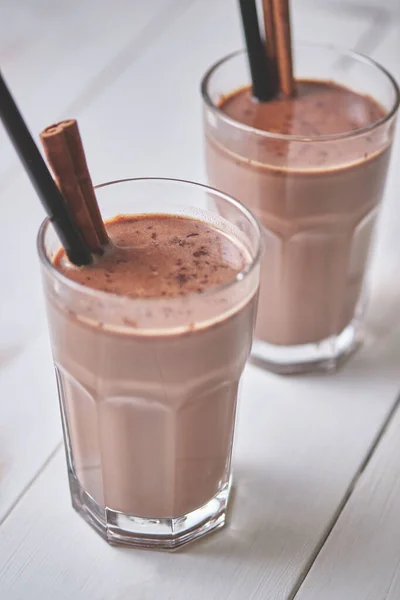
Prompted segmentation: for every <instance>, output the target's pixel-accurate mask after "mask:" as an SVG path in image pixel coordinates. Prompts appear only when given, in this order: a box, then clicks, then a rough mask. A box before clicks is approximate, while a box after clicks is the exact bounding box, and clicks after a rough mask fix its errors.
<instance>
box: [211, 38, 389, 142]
mask: <svg viewBox="0 0 400 600" xmlns="http://www.w3.org/2000/svg"><path fill="white" fill-rule="evenodd" d="M295 45H296V43H295ZM297 45H299V46H303V47H307V46H308V47H310V48H325V49H327V50H334V51H336V52H338V53H340V54H342V55H343V56H346V57H348V58H352V59H354V60H356V61H358V62H361V63H364V64H367V65H369V66H371V67H373V68H375V69H378V70H379V71H380V72H381V73H383V74H384V75H385V76H386V77H387V79H388V80H389V82H390V83H391V85H392V87H393V90H394V94H395V99H394V102H393V106H392V107H391V109H390V110H389V111H388V113H387V114H385V115H384V116H383V117H381V118H380V119H378V120H377V121H375V123H372V124H371V125H367V126H366V127H361V128H360V129H355V130H353V131H344V132H343V133H332V134H327V135H316V136H303V135H293V134H285V133H273V132H270V131H263V130H262V129H257V128H256V127H251V126H250V125H245V124H244V123H240V122H239V121H236V120H235V119H232V117H229V116H228V115H226V114H225V113H224V112H223V111H222V110H221V109H220V108H219V107H218V106H216V104H215V103H214V102H213V101H212V99H211V97H210V95H209V92H208V87H209V81H210V79H211V77H212V76H213V75H214V73H215V72H216V71H217V70H218V69H219V68H220V67H221V66H223V65H224V64H225V63H227V62H229V61H230V60H232V59H234V58H236V57H237V56H240V55H244V54H246V49H245V48H241V49H240V50H235V51H234V52H230V53H229V54H227V55H225V56H223V57H222V58H221V59H219V60H218V61H217V62H215V63H214V64H213V65H211V67H210V68H209V69H208V70H207V71H206V73H205V75H204V76H203V78H202V79H201V85H200V90H201V95H202V97H203V101H204V102H205V104H206V105H207V107H208V108H209V109H210V110H212V111H213V113H214V114H215V115H216V116H217V117H218V118H219V119H220V120H221V121H224V122H225V123H227V124H229V125H231V126H233V127H236V128H238V129H241V130H242V131H246V132H247V133H251V134H253V135H258V136H260V137H263V138H266V139H269V140H282V141H292V142H326V141H335V140H341V139H349V138H353V137H357V136H359V135H362V134H364V133H368V132H371V131H373V130H374V129H376V128H377V127H379V126H380V125H383V124H384V123H386V122H388V121H390V119H391V118H392V117H393V116H394V115H395V114H396V112H397V110H398V108H399V105H400V89H399V86H398V84H397V81H396V80H395V78H394V77H393V75H391V73H390V72H389V71H388V70H387V69H386V68H385V67H383V66H382V65H380V64H379V63H378V62H377V61H375V60H374V59H373V58H370V57H368V56H365V55H364V54H361V53H359V52H355V51H353V50H348V49H345V48H342V47H340V46H336V45H335V44H323V43H318V42H301V41H300V42H297ZM233 91H234V90H233Z"/></svg>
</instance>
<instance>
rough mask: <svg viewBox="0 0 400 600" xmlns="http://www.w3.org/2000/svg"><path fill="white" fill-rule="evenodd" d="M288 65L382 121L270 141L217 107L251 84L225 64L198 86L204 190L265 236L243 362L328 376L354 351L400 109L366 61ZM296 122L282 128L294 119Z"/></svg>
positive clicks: (306, 58)
mask: <svg viewBox="0 0 400 600" xmlns="http://www.w3.org/2000/svg"><path fill="white" fill-rule="evenodd" d="M294 56H295V76H296V78H297V79H299V80H308V81H310V80H314V81H315V80H317V81H320V80H322V81H326V82H331V83H333V84H339V85H340V86H344V87H346V88H350V89H351V90H353V91H354V92H356V93H358V94H361V95H363V96H364V97H365V96H366V97H369V98H370V99H371V103H372V101H373V102H375V106H376V104H379V105H380V106H381V107H382V109H383V111H384V112H383V113H382V114H384V116H381V117H380V118H378V119H377V120H376V122H373V123H372V124H371V125H369V126H367V127H364V128H360V129H356V130H354V131H350V132H345V133H339V134H332V135H321V134H319V133H318V131H316V132H315V134H313V135H311V136H307V137H304V136H299V135H288V134H285V133H279V132H273V133H272V132H269V131H263V130H261V129H257V128H254V127H251V126H247V125H244V124H242V123H241V122H238V121H237V120H235V119H234V118H232V117H230V116H228V115H227V114H226V113H225V112H224V111H223V110H221V108H220V106H221V102H223V100H224V98H227V97H229V96H230V95H231V94H232V93H233V92H234V91H235V90H238V89H240V88H243V87H245V86H249V84H250V81H249V74H248V64H247V56H246V54H245V53H244V52H235V53H234V54H231V55H229V56H227V57H225V58H223V59H222V60H220V61H218V62H217V63H216V64H215V65H214V66H212V67H211V68H210V70H209V71H208V72H207V73H206V75H205V76H204V79H203V81H202V95H203V104H204V132H205V150H206V165H207V173H208V180H209V182H210V185H212V186H213V187H216V188H217V189H220V190H223V191H224V192H226V193H229V194H232V195H233V196H234V197H236V198H238V199H239V200H240V201H241V202H243V203H244V204H245V205H246V206H248V207H249V208H250V209H251V210H252V211H253V213H254V214H255V216H256V217H257V218H258V219H259V221H260V223H261V224H262V227H263V235H264V244H265V253H264V258H263V264H262V270H261V289H260V301H259V308H258V316H257V324H256V332H255V337H256V340H255V342H254V345H253V351H252V356H253V358H254V359H255V360H256V361H257V362H259V363H260V364H262V365H264V366H265V367H267V368H269V369H270V370H272V371H275V372H277V373H293V372H302V371H309V370H313V369H322V370H327V369H332V368H335V367H336V366H337V365H338V363H339V362H340V360H341V359H342V358H344V357H346V356H347V355H349V353H350V352H351V351H352V350H353V349H354V348H355V347H356V346H357V345H358V341H359V339H360V334H361V331H362V325H363V320H364V307H365V303H366V299H367V294H366V280H367V278H368V277H367V275H368V264H369V257H370V249H371V240H372V238H373V232H374V226H375V223H376V219H377V215H378V213H379V206H380V203H381V200H382V196H383V191H384V186H385V181H386V174H387V169H388V164H389V157H390V150H391V145H392V140H393V132H394V126H395V119H396V114H397V112H398V106H399V89H398V87H397V84H396V83H395V81H394V80H393V78H392V77H391V76H390V74H389V73H387V71H385V69H383V68H382V67H381V66H379V65H378V64H376V63H375V62H373V61H372V60H370V59H368V58H365V57H363V56H361V55H358V54H356V53H354V52H350V51H343V50H339V49H337V48H334V47H331V46H327V45H322V44H304V43H303V44H297V45H296V46H295V51H294ZM344 110H346V111H349V110H351V109H349V107H348V106H343V111H344ZM293 111H294V112H293V114H292V115H291V118H292V119H301V115H300V114H298V113H296V109H293ZM322 117H323V116H322ZM353 117H354V119H355V120H357V119H358V118H362V117H363V115H358V114H354V115H353ZM326 118H327V119H328V118H329V114H327V115H326Z"/></svg>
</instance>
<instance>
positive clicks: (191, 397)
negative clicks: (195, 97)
mask: <svg viewBox="0 0 400 600" xmlns="http://www.w3.org/2000/svg"><path fill="white" fill-rule="evenodd" d="M96 193H97V198H98V201H99V206H100V209H101V212H102V216H103V219H104V220H107V219H110V218H112V217H115V216H116V215H143V214H152V215H157V214H159V215H160V214H162V215H164V216H165V215H176V216H181V217H188V218H194V219H197V220H199V221H201V222H203V223H206V224H208V225H209V226H210V227H212V228H214V229H216V230H219V231H220V232H222V234H223V235H225V236H228V237H229V239H230V240H231V241H232V242H233V243H234V244H236V245H237V246H239V247H240V249H241V251H242V252H243V255H244V256H246V264H245V267H244V268H243V270H242V271H241V272H240V273H238V274H237V275H236V276H235V277H234V278H232V280H231V281H228V282H227V283H224V284H222V285H219V286H217V287H214V288H210V289H208V290H205V291H204V292H203V293H191V294H188V295H186V296H174V297H156V298H140V299H135V298H130V297H125V296H120V295H116V294H112V293H108V292H103V291H99V290H96V289H92V288H89V287H86V286H84V285H81V284H79V283H76V282H74V281H72V280H71V279H68V278H66V277H65V276H64V275H62V274H61V273H60V272H59V271H58V270H57V269H56V268H55V266H54V264H53V261H54V257H55V256H56V255H57V253H58V252H59V250H60V243H59V240H58V238H57V236H56V234H55V231H54V229H53V227H52V225H51V224H50V222H49V220H48V219H46V221H45V222H44V223H43V225H42V227H41V229H40V231H39V236H38V249H39V256H40V260H41V265H42V273H43V284H44V292H45V297H46V302H47V309H48V321H49V331H50V337H51V345H52V350H53V356H54V364H55V370H56V375H57V381H58V390H59V398H60V406H61V415H62V423H63V429H64V440H65V449H66V455H67V467H68V477H69V483H70V489H71V497H72V503H73V506H74V508H75V509H76V510H77V511H78V513H80V515H81V516H82V517H83V518H84V519H85V520H86V521H87V522H88V523H90V524H91V525H92V527H94V528H95V529H96V530H97V531H98V533H100V535H101V536H103V537H104V538H105V539H106V540H107V541H109V542H110V543H121V544H127V545H130V546H144V547H154V548H167V549H168V548H176V547H178V546H180V545H182V544H185V543H186V542H189V541H192V540H193V539H195V538H197V537H200V536H202V535H204V534H205V533H208V532H209V531H211V530H213V529H215V528H217V527H220V526H222V525H223V524H224V522H225V514H226V506H227V501H228V496H229V489H230V482H231V452H232V441H233V433H234V425H235V413H236V401H237V393H238V384H239V379H240V376H241V374H242V371H243V368H244V365H245V363H246V360H247V358H248V355H249V353H250V348H251V342H252V334H253V325H254V320H255V313H256V304H257V294H258V285H259V263H260V252H261V250H260V230H259V227H258V224H257V222H256V220H255V219H254V218H253V217H252V215H251V214H250V212H249V211H248V210H247V209H246V208H244V207H243V206H242V205H241V204H240V203H238V202H237V201H235V200H233V199H232V198H230V197H228V196H227V195H225V194H222V193H220V192H216V191H215V190H212V189H210V188H207V187H205V186H201V185H199V184H194V183H189V182H183V181H176V180H166V179H132V180H124V181H118V182H112V183H107V184H104V185H101V186H99V187H98V188H97V192H96ZM221 213H223V216H222V214H221ZM193 235H194V234H193Z"/></svg>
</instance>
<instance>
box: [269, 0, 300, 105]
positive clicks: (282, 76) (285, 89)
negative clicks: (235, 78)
mask: <svg viewBox="0 0 400 600" xmlns="http://www.w3.org/2000/svg"><path fill="white" fill-rule="evenodd" d="M271 3H272V10H273V21H274V31H275V40H276V55H277V59H278V61H277V65H278V76H279V87H280V90H281V92H282V94H283V95H284V96H286V97H287V98H290V97H291V96H293V95H294V93H295V81H294V77H293V62H292V42H291V32H290V8H289V0H271Z"/></svg>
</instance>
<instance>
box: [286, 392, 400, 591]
mask: <svg viewBox="0 0 400 600" xmlns="http://www.w3.org/2000/svg"><path fill="white" fill-rule="evenodd" d="M399 409H400V395H399V396H398V397H397V399H396V401H395V402H394V404H393V406H392V408H391V409H390V411H389V413H388V415H387V417H386V419H385V421H384V422H383V424H382V427H381V428H380V430H379V431H378V433H377V434H376V436H375V438H374V440H373V441H372V444H371V446H370V448H369V450H368V452H367V454H366V456H365V458H364V460H363V461H362V463H361V465H360V467H359V468H358V470H357V472H356V474H355V475H354V477H353V479H352V480H351V482H350V485H349V487H348V488H347V490H346V492H345V494H344V496H343V498H342V501H341V502H340V504H339V506H338V508H337V510H336V511H335V513H334V515H333V517H332V519H331V521H330V523H329V524H328V526H327V528H326V530H325V532H324V534H323V535H322V537H321V539H320V542H319V543H318V544H317V546H316V547H315V549H314V552H313V553H312V554H311V556H310V559H309V561H308V562H307V564H306V565H305V567H304V569H303V570H302V571H301V573H300V575H299V577H298V579H297V581H296V582H295V584H294V586H293V589H292V591H291V592H290V593H289V595H288V597H287V600H295V598H296V596H297V594H298V593H299V591H300V589H301V586H302V585H303V583H304V581H305V579H306V577H307V575H308V574H309V572H310V570H311V569H312V567H313V565H314V563H315V561H316V560H317V558H318V555H319V554H320V552H321V551H322V549H323V547H324V546H325V544H326V542H327V541H328V538H329V536H330V534H331V533H332V531H333V529H334V527H335V525H336V523H337V522H338V520H339V519H340V516H341V515H342V513H343V511H344V509H345V508H346V506H347V504H348V502H349V500H350V498H351V496H352V494H353V492H354V490H355V488H356V486H357V483H358V480H359V479H360V477H361V475H362V474H363V472H364V471H365V469H366V468H367V467H368V465H369V463H370V462H371V459H372V457H373V455H374V454H375V451H376V449H377V448H378V446H379V444H380V442H381V440H382V439H383V437H384V435H385V434H386V432H387V430H388V428H389V426H390V424H391V423H392V421H393V419H394V417H395V416H396V413H397V412H398V411H399Z"/></svg>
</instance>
